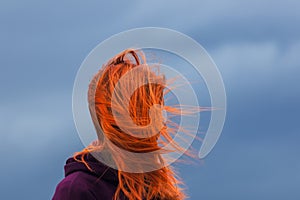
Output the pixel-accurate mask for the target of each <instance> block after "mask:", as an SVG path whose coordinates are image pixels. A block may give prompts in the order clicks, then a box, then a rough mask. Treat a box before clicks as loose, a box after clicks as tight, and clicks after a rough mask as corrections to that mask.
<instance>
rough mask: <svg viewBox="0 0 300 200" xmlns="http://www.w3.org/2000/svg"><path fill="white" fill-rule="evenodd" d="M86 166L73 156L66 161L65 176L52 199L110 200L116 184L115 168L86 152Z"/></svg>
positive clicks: (116, 174)
mask: <svg viewBox="0 0 300 200" xmlns="http://www.w3.org/2000/svg"><path fill="white" fill-rule="evenodd" d="M85 159H86V161H87V162H88V164H89V166H90V167H91V168H92V170H93V171H90V170H89V169H87V168H86V166H85V165H84V164H83V163H81V162H77V161H76V160H74V159H73V158H69V159H68V160H67V161H66V165H65V166H64V169H65V178H64V179H63V180H62V181H61V182H60V183H59V184H58V185H57V187H56V190H55V193H54V196H53V198H52V200H98V199H99V200H100V199H101V200H112V199H113V196H114V193H115V191H116V188H117V186H118V173H117V170H115V169H112V168H110V167H108V166H106V165H104V164H102V163H100V162H99V161H98V160H96V159H95V158H94V157H93V156H92V155H90V154H88V155H86V157H85Z"/></svg>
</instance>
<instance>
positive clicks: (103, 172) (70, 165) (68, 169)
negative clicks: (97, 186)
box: [64, 154, 119, 185]
mask: <svg viewBox="0 0 300 200" xmlns="http://www.w3.org/2000/svg"><path fill="white" fill-rule="evenodd" d="M78 158H79V157H78ZM84 159H85V161H86V162H87V163H88V165H89V167H90V168H91V169H92V171H90V170H89V169H88V168H87V167H86V166H85V165H84V163H82V162H78V161H76V160H75V159H74V158H73V157H71V158H69V159H68V160H67V161H66V164H65V166H64V169H65V176H68V175H70V174H71V173H74V172H77V171H82V172H86V173H88V174H91V175H94V176H96V177H98V178H101V179H103V180H105V181H108V182H110V183H112V184H114V185H117V184H118V182H119V181H118V171H117V170H116V169H113V168H111V167H109V166H107V165H105V164H103V163H101V162H100V161H98V160H97V159H96V158H94V157H93V156H92V155H91V154H87V155H85V156H84Z"/></svg>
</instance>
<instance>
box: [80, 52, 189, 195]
mask: <svg viewBox="0 0 300 200" xmlns="http://www.w3.org/2000/svg"><path fill="white" fill-rule="evenodd" d="M142 64H143V66H144V67H143V68H142V67H141V66H142ZM136 68H141V69H142V70H140V71H138V72H137V73H138V74H137V75H135V76H133V77H131V80H130V79H125V80H124V81H125V82H124V81H123V83H124V84H123V85H121V86H120V87H121V88H120V89H121V90H122V91H123V93H122V94H121V93H120V92H119V93H118V92H117V93H115V94H114V92H115V88H116V85H117V84H118V81H119V80H120V79H121V78H122V77H124V76H125V74H126V73H128V72H130V71H132V70H133V69H136ZM145 81H146V82H147V84H143V85H142V86H140V87H138V88H136V90H135V91H134V92H133V93H132V94H127V93H126V92H125V93H124V91H128V90H129V89H128V88H129V87H130V85H132V84H139V83H141V82H143V83H144V82H145ZM165 89H166V81H165V78H164V76H163V75H160V74H158V72H155V71H154V70H153V69H152V68H151V67H150V66H149V65H147V64H146V59H145V56H144V54H143V53H142V52H141V51H137V50H134V49H127V50H125V51H123V52H121V53H120V54H118V55H116V56H115V57H114V58H112V59H111V60H110V61H109V62H108V63H107V64H106V65H104V66H103V68H102V69H101V70H99V72H98V73H97V74H96V75H95V76H94V77H93V79H92V80H91V82H90V85H89V91H88V102H89V109H90V113H91V116H92V120H93V122H94V125H95V128H96V131H97V134H98V144H97V145H90V146H88V147H87V148H85V149H84V150H82V151H81V152H77V153H75V154H74V158H75V159H76V160H77V161H80V162H83V163H84V164H85V165H86V166H87V167H88V168H89V169H90V167H89V166H88V163H87V162H86V161H85V160H84V155H86V154H88V153H91V152H95V151H101V150H102V149H103V148H104V147H107V148H108V149H109V151H110V152H111V155H112V159H113V160H114V162H115V163H116V165H117V166H119V167H120V166H121V168H122V167H124V166H126V165H127V162H126V159H131V158H126V159H125V158H124V157H122V153H120V152H119V151H118V149H117V148H120V149H123V150H126V151H128V152H134V153H147V152H155V151H158V150H164V148H163V147H164V145H166V144H168V143H170V142H171V143H172V145H173V146H174V147H175V148H174V149H175V150H176V151H184V149H183V148H181V147H180V146H179V145H178V144H176V143H174V142H172V137H173V135H172V134H174V132H175V128H173V129H172V128H169V129H167V128H166V127H167V123H168V122H165V121H163V120H162V119H163V118H162V113H161V112H154V114H155V116H156V118H155V119H157V120H155V122H151V120H153V118H152V119H151V116H150V114H151V107H153V106H154V105H156V106H157V105H158V106H159V108H163V109H165V110H166V111H167V112H172V113H175V114H182V111H181V110H180V109H178V108H176V107H169V106H165V105H164V95H165V92H168V91H166V90H165ZM124 94H127V95H130V96H129V97H128V99H129V102H128V105H125V103H124V101H123V99H124V98H127V97H124ZM122 95H123V96H122ZM114 97H115V100H113V98H114ZM112 102H113V103H114V107H113V105H112ZM113 110H116V112H117V114H118V116H119V117H121V119H123V120H121V121H123V122H124V123H122V124H123V125H124V124H125V126H126V125H127V126H126V127H125V129H126V131H127V132H128V131H131V130H140V129H137V128H138V127H146V126H147V125H149V124H151V123H155V124H154V125H155V126H156V128H157V126H160V127H159V131H157V129H155V126H152V127H154V129H153V128H152V129H151V128H150V129H148V130H147V132H145V133H144V134H148V135H147V137H135V136H134V135H132V134H128V133H127V132H126V131H125V130H124V127H120V126H119V125H120V124H119V123H117V121H116V118H115V115H114V113H113ZM149 110H150V114H149ZM128 114H129V116H130V117H126V116H125V115H128ZM132 122H133V124H135V125H136V126H137V128H136V127H132V128H130V127H129V125H128V124H130V123H131V125H130V126H132ZM152 125H153V124H152ZM141 130H142V129H141ZM112 144H113V145H112ZM166 152H167V150H166ZM78 156H79V157H78ZM157 158H158V159H157ZM131 161H132V162H134V163H136V164H137V165H139V164H140V163H143V164H145V165H156V164H157V166H158V165H159V164H158V163H160V164H164V163H165V160H164V159H163V157H162V156H161V155H157V157H156V159H146V160H145V159H144V160H143V159H137V160H134V159H131ZM158 161H159V162H158ZM153 163H155V164H153ZM157 166H156V167H157ZM118 178H119V184H118V187H117V190H116V192H115V197H114V199H115V200H117V199H118V197H119V196H120V194H121V193H123V195H125V196H126V197H127V199H129V200H142V199H146V200H152V199H172V200H181V199H185V198H186V195H185V193H184V192H183V190H182V185H183V183H182V182H181V181H180V179H179V178H178V177H177V175H176V174H175V172H174V170H173V169H172V168H171V166H161V167H157V169H155V170H152V171H148V172H138V173H132V172H126V171H122V170H118Z"/></svg>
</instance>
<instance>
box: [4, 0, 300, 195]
mask: <svg viewBox="0 0 300 200" xmlns="http://www.w3.org/2000/svg"><path fill="white" fill-rule="evenodd" d="M299 6H300V2H299V1H290V0H287V1H283V0H278V1H271V0H262V1H258V0H252V1H249V0H247V1H240V0H239V1H238V0H228V1H216V0H212V1H196V0H194V1H171V0H164V1H158V0H153V1H126V2H125V1H115V0H112V1H76V0H75V1H74V0H73V1H69V0H66V1H60V2H58V1H33V0H30V1H15V0H11V1H7V0H3V1H1V2H0V24H1V28H0V30H1V31H0V44H1V45H0V56H1V59H0V92H1V93H0V94H1V98H0V151H1V154H2V157H1V164H0V176H1V179H0V186H1V187H0V195H1V198H3V199H31V200H35V199H51V197H52V195H53V193H54V190H55V187H56V184H57V183H58V182H59V181H60V180H61V179H62V178H63V165H64V162H65V160H66V158H68V157H69V156H71V155H72V154H73V153H74V152H75V151H80V150H81V149H82V148H83V144H82V143H81V141H80V138H79V136H78V134H77V131H76V128H75V125H74V121H73V115H72V89H73V83H74V80H75V76H76V73H77V70H78V69H79V67H80V65H81V63H82V61H83V60H84V58H85V57H86V56H87V55H88V53H89V52H90V51H91V50H92V49H93V48H94V47H95V46H96V45H97V44H99V43H100V42H101V41H103V40H105V39H107V38H108V37H110V36H112V35H113V34H117V33H119V32H121V31H125V30H128V29H132V28H137V27H147V26H151V27H164V28H170V29H174V30H177V31H180V32H182V33H184V34H186V35H188V36H190V37H192V38H193V39H195V40H196V41H197V42H199V43H200V44H201V45H202V46H203V47H204V48H205V49H206V51H207V52H208V53H209V55H210V56H211V58H212V59H213V60H214V62H215V63H216V65H217V66H218V68H219V71H220V73H221V75H222V77H223V81H224V84H225V88H226V94H227V116H226V121H225V126H224V129H223V132H222V135H221V137H220V139H219V141H218V143H217V145H216V146H215V148H214V149H213V151H212V152H211V153H210V154H209V156H208V157H206V158H205V159H204V162H203V163H202V164H188V165H184V164H180V165H179V170H178V171H179V173H180V175H181V177H182V178H183V180H184V181H185V183H186V186H187V193H188V194H189V196H190V199H192V200H198V199H207V200H219V199H222V200H223V199H226V200H227V199H228V200H240V199H243V200H250V199H251V200H253V199H261V200H271V199H272V200H281V199H289V200H297V199H299V198H300V172H299V171H300V161H299V153H300V146H299V144H298V142H300V135H299V133H300V128H299V126H298V124H299V112H300V105H299V102H300V89H299V86H297V85H299V84H298V80H299V78H300V59H299V52H300V26H299V24H300V13H299Z"/></svg>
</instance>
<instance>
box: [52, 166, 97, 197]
mask: <svg viewBox="0 0 300 200" xmlns="http://www.w3.org/2000/svg"><path fill="white" fill-rule="evenodd" d="M90 189H91V188H90V187H89V185H88V183H87V182H86V181H85V178H84V173H82V172H75V173H72V174H70V175H69V176H67V177H65V178H64V179H63V180H62V181H61V182H60V183H59V184H58V185H57V187H56V190H55V193H54V196H53V198H52V200H61V199H65V200H69V199H72V200H80V199H86V200H96V197H95V196H94V194H93V192H92V191H91V190H90Z"/></svg>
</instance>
